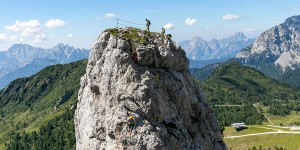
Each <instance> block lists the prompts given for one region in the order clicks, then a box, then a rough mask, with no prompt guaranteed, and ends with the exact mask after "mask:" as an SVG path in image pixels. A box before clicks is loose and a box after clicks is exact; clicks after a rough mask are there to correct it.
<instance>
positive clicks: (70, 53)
mask: <svg viewBox="0 0 300 150" xmlns="http://www.w3.org/2000/svg"><path fill="white" fill-rule="evenodd" d="M89 52H90V51H89V50H87V49H78V48H74V47H71V46H69V45H65V44H61V43H59V44H57V45H56V46H54V47H53V48H51V49H43V48H37V47H32V46H30V45H27V44H15V45H13V46H11V47H10V48H9V49H8V51H2V52H0V89H2V88H4V87H5V86H6V85H7V84H8V83H9V82H11V81H13V80H14V79H17V78H21V77H27V76H30V75H33V74H35V73H37V72H38V71H40V70H42V69H43V68H45V67H47V66H49V65H54V64H67V63H70V62H74V61H77V60H80V59H86V58H88V55H89Z"/></svg>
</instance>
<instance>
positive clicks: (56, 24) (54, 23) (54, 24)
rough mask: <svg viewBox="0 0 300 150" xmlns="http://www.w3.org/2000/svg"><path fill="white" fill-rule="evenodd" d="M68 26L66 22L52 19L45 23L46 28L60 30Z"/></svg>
mask: <svg viewBox="0 0 300 150" xmlns="http://www.w3.org/2000/svg"><path fill="white" fill-rule="evenodd" d="M64 26H66V22H65V21H63V20H61V19H51V20H48V21H47V22H46V23H45V27H46V28H49V29H51V28H59V27H64Z"/></svg>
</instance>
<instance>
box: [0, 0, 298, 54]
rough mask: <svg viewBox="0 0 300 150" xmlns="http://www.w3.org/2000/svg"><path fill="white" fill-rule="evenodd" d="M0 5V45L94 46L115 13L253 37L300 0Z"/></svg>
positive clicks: (15, 1) (12, 1)
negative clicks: (240, 33) (61, 44)
mask: <svg viewBox="0 0 300 150" xmlns="http://www.w3.org/2000/svg"><path fill="white" fill-rule="evenodd" d="M0 6H2V7H1V9H0V50H7V49H8V48H9V47H10V46H11V45H12V44H15V43H26V44H30V45H33V46H39V47H44V48H50V47H53V46H55V45H56V44H57V43H65V44H69V45H72V46H74V47H78V48H92V47H93V43H94V42H95V40H96V39H97V37H98V36H99V34H100V33H101V32H102V31H103V30H105V29H106V28H112V27H115V26H116V17H117V18H120V19H123V20H127V21H130V22H135V23H138V24H145V18H148V19H149V20H150V21H151V23H152V24H151V28H150V29H151V31H157V32H160V30H161V27H163V26H165V27H166V28H167V30H166V32H167V33H171V34H172V36H173V39H174V40H175V41H177V42H179V41H182V40H186V39H191V38H192V37H194V36H199V37H201V38H203V39H205V40H210V39H212V38H216V39H221V38H224V37H228V36H231V35H232V34H234V33H236V32H243V33H244V34H245V35H246V36H247V37H251V38H253V37H256V36H258V35H259V34H261V33H262V32H263V31H265V30H267V29H269V28H270V27H273V26H275V25H277V24H280V23H282V22H284V20H285V19H286V18H288V17H290V16H294V15H300V1H299V0H199V1H196V0H185V1H179V0H178V1H175V0H173V1H170V0H165V1H161V0H160V1H159V0H148V1H144V0H129V1H121V0H110V1H108V0H107V1H104V0H86V1H82V0H78V1H74V0H60V1H59V0H51V1H46V0H9V1H6V0H5V1H1V2H0ZM188 18H189V19H188ZM124 24H126V25H128V26H130V25H131V24H128V23H125V22H124ZM133 26H135V27H139V28H145V27H144V26H142V25H133Z"/></svg>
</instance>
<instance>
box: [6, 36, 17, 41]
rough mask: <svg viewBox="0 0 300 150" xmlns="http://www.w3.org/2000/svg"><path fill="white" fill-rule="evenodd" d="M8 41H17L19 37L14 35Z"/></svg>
mask: <svg viewBox="0 0 300 150" xmlns="http://www.w3.org/2000/svg"><path fill="white" fill-rule="evenodd" d="M8 39H9V40H11V41H16V40H17V39H18V36H17V35H12V36H9V37H8Z"/></svg>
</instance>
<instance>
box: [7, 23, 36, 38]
mask: <svg viewBox="0 0 300 150" xmlns="http://www.w3.org/2000/svg"><path fill="white" fill-rule="evenodd" d="M5 29H6V30H7V31H8V32H17V33H20V34H21V35H22V36H32V35H35V34H37V33H39V32H41V30H42V29H41V24H40V22H39V20H28V21H16V22H15V24H13V25H10V26H6V27H5Z"/></svg>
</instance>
